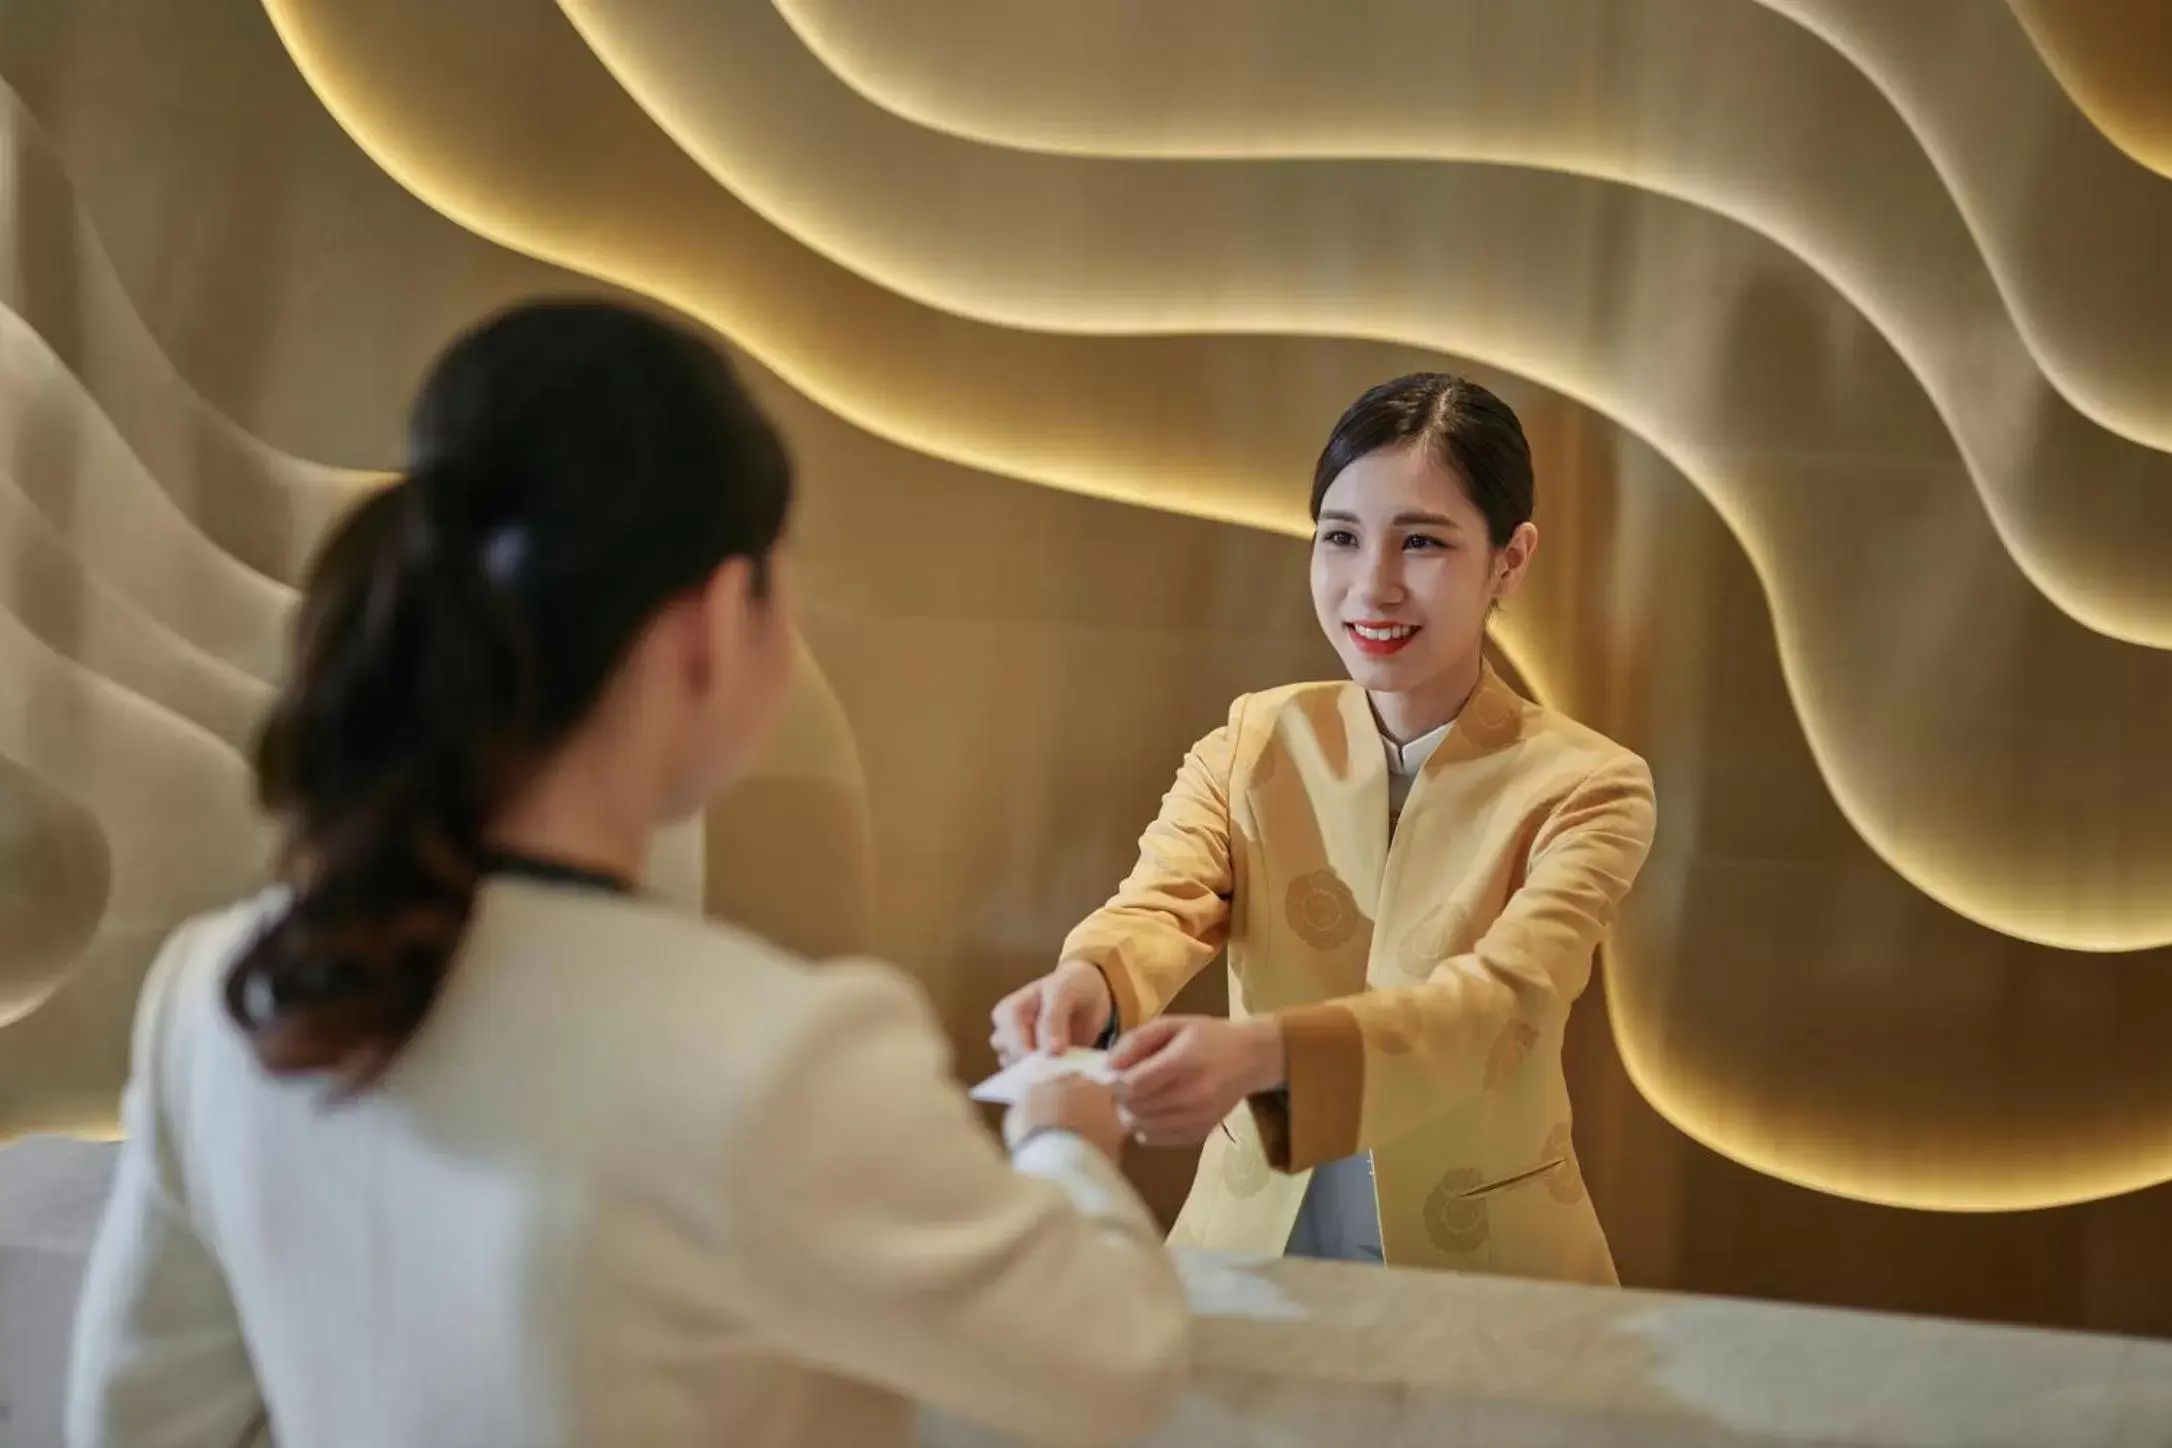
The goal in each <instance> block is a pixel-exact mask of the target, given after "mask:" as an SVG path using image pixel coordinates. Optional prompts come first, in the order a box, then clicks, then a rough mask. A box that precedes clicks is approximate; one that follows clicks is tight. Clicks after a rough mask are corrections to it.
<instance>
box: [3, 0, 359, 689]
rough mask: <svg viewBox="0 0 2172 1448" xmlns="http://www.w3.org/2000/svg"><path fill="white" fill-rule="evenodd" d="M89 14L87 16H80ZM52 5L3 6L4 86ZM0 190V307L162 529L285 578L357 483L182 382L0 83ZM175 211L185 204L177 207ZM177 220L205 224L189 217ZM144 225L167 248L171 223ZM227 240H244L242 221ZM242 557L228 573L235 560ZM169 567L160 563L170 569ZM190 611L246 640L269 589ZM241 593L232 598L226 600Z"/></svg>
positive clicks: (209, 585) (257, 643)
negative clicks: (123, 465) (84, 414)
mask: <svg viewBox="0 0 2172 1448" xmlns="http://www.w3.org/2000/svg"><path fill="white" fill-rule="evenodd" d="M89 8H90V7H85V10H86V13H87V12H88V10H89ZM62 13H63V9H62V7H58V6H15V7H6V8H0V80H5V79H11V78H12V77H13V76H14V75H17V74H36V73H38V72H37V71H36V70H35V66H36V63H37V62H38V61H39V60H41V59H42V57H41V55H40V54H39V52H38V51H37V50H36V49H35V48H33V47H32V46H31V45H30V44H28V43H27V41H26V39H25V38H23V37H19V36H17V35H16V34H14V33H13V32H14V31H15V30H16V29H18V28H19V26H20V21H21V18H22V17H24V16H37V15H42V16H45V17H47V18H55V17H58V16H59V15H61V14H62ZM145 139H146V141H147V142H148V144H147V145H146V146H145V147H144V148H142V149H141V150H139V151H138V152H137V153H136V157H135V159H136V162H137V163H138V165H137V169H138V170H139V171H140V170H143V169H146V168H143V167H142V166H141V162H142V161H143V160H144V159H146V158H147V157H148V156H150V155H154V154H161V155H171V154H173V153H174V142H173V138H171V137H164V138H159V137H147V138H145ZM0 186H4V189H5V192H6V194H7V196H8V199H9V209H8V217H9V224H8V225H7V226H6V227H5V228H0V307H5V308H7V309H9V310H11V311H13V312H14V313H15V315H16V317H17V318H18V319H19V320H20V321H21V322H22V323H24V324H26V325H27V326H28V327H29V328H30V330H32V331H33V332H36V333H37V334H38V335H39V336H40V337H41V338H42V339H43V341H44V342H45V344H46V345H47V346H48V347H50V348H51V349H52V351H53V352H54V354H55V356H56V357H57V358H58V360H59V361H60V362H61V363H62V364H63V365H64V366H65V367H66V368H67V369H68V370H69V371H71V372H72V373H74V374H75V376H76V377H77V378H78V379H79V381H80V382H81V384H82V386H83V388H84V389H85V390H86V391H87V392H88V393H89V394H90V395H91V397H92V398H93V399H94V400H95V402H96V404H97V406H98V407H99V408H100V409H101V410H102V411H103V412H104V413H105V415H106V417H107V419H108V424H107V425H108V428H109V429H110V430H111V431H113V432H114V433H116V434H117V436H118V437H119V438H120V439H122V440H123V441H124V442H125V445H126V446H127V447H128V448H129V449H130V450H131V451H133V452H134V453H135V454H136V457H137V458H138V459H139V460H140V463H141V465H142V466H143V467H144V468H147V469H148V470H149V471H150V473H151V474H152V475H153V476H154V477H156V478H157V480H158V483H159V485H160V486H162V487H163V488H164V489H165V490H166V492H167V494H168V495H169V496H170V498H171V499H172V501H171V502H170V503H163V504H161V505H160V506H158V507H155V508H153V509H151V512H153V513H154V514H156V515H157V516H158V517H160V518H162V519H163V518H165V517H166V516H167V515H170V514H173V513H174V512H175V511H176V509H177V508H178V511H179V512H180V514H181V515H183V516H184V517H186V518H187V519H188V520H189V521H190V523H191V524H192V525H193V526H194V527H195V528H196V529H198V530H201V531H202V532H203V533H204V534H205V535H207V537H208V539H209V540H211V541H212V542H215V543H216V544H217V545H218V547H220V548H223V549H225V550H226V551H227V552H229V553H232V554H233V555H234V558H233V559H230V560H223V561H222V563H221V564H220V566H219V571H220V572H222V573H224V574H227V575H238V574H241V573H244V572H245V571H247V570H248V569H254V570H256V571H257V572H259V573H263V574H269V575H270V576H272V577H275V578H282V579H291V578H292V577H294V576H295V574H296V573H297V572H298V569H299V565H300V561H301V559H302V557H303V556H304V555H305V553H306V550H307V547H308V544H309V541H310V540H312V539H314V538H315V537H316V536H317V534H318V533H319V531H321V529H322V528H323V526H324V524H325V521H326V520H327V519H328V518H330V517H331V516H332V515H334V514H335V513H336V512H337V511H338V510H339V509H340V508H342V507H343V506H345V504H346V502H347V500H348V499H349V498H351V497H352V496H353V493H354V489H355V488H356V487H357V486H358V485H359V484H361V483H362V482H363V481H364V479H363V477H362V476H361V475H358V474H354V473H349V472H346V471H344V470H341V469H336V468H327V467H323V466H321V465H318V464H313V463H308V462H304V461H302V460H301V459H299V458H295V457H291V456H288V455H286V454H283V453H280V452H278V451H277V450H275V449H273V448H271V447H269V446H267V445H265V444H264V443H262V442H260V441H258V440H257V439H256V438H254V437H252V436H250V435H249V434H248V433H246V432H244V431H243V430H242V429H240V428H238V427H236V426H235V425H234V423H233V422H232V421H230V420H229V419H228V418H227V417H226V416H225V415H223V414H221V413H220V412H219V411H218V410H217V409H216V408H214V407H212V406H211V405H209V404H208V403H206V402H205V401H204V399H203V398H202V397H201V396H200V395H199V394H198V393H197V392H196V391H195V390H194V389H192V388H191V387H190V386H189V385H188V384H187V383H186V382H185V381H183V380H182V379H181V378H180V377H179V376H178V375H177V374H176V373H175V371H174V368H173V366H172V364H171V363H170V362H169V361H168V360H167V358H166V356H165V354H164V353H163V352H162V351H161V350H160V346H159V343H158V341H157V340H156V339H155V338H154V337H153V336H152V335H151V333H150V332H149V331H148V330H147V329H146V328H145V326H144V324H143V320H142V318H141V317H140V316H139V314H138V313H137V311H136V308H135V305H134V303H133V301H132V299H131V298H130V297H129V295H128V293H127V292H126V290H125V289H124V287H123V285H122V282H121V279H120V277H119V276H118V275H117V274H116V272H115V269H114V267H113V264H112V261H111V259H110V258H109V257H108V255H107V252H106V249H105V247H104V245H103V244H102V242H101V239H100V236H99V234H98V231H97V229H96V227H95V225H94V224H93V222H92V219H91V218H90V217H89V216H88V215H87V214H85V212H84V210H83V208H82V206H81V203H80V199H79V197H78V196H77V194H76V191H75V188H74V187H73V186H71V184H70V182H69V178H68V176H67V174H66V171H65V168H64V165H63V163H62V160H61V158H60V156H59V155H58V154H57V153H56V152H55V149H54V147H53V146H52V144H51V140H50V137H49V136H48V135H47V134H46V133H45V131H44V130H43V128H42V127H41V126H40V125H39V124H38V122H37V121H36V119H35V118H34V117H33V116H32V114H31V113H30V111H29V110H27V109H26V108H25V107H24V106H23V105H21V104H20V103H19V102H18V100H17V98H16V96H15V95H14V94H12V93H11V92H10V90H9V87H8V86H7V85H6V84H4V83H0ZM174 199H175V201H176V202H180V201H181V200H182V199H183V198H180V197H176V198H174ZM184 215H193V216H201V215H202V212H201V211H200V210H197V209H195V208H190V209H188V210H187V211H186V212H185V213H184ZM166 221H167V224H165V225H161V226H159V227H157V228H153V229H152V231H151V235H153V236H154V237H157V238H170V237H171V236H172V234H173V232H174V230H176V229H177V225H178V220H177V218H167V219H166ZM234 229H235V231H236V232H238V233H241V234H243V235H248V234H250V228H249V226H248V225H247V224H246V218H243V217H236V218H234ZM177 551H178V554H179V557H180V559H190V558H195V557H197V556H199V555H200V554H201V553H202V552H203V548H202V546H201V545H200V544H191V545H190V546H188V547H186V548H182V549H179V550H177ZM237 560H238V562H237ZM174 566H176V565H175V564H172V563H169V564H165V565H162V567H163V568H164V569H167V570H170V569H171V568H172V567H174ZM200 587H201V591H202V592H203V593H204V594H205V597H204V599H203V600H202V601H201V602H197V603H192V604H191V605H189V606H188V608H187V610H186V612H187V613H189V614H190V615H192V616H193V615H201V614H205V613H206V612H207V611H208V610H213V609H217V608H219V607H221V606H224V607H225V608H227V609H229V610H232V611H233V613H234V614H235V615H237V616H238V617H237V621H235V622H231V623H230V624H229V625H228V626H229V627H232V628H240V629H247V628H249V627H251V626H252V625H251V624H250V623H248V622H241V621H238V620H253V621H254V622H255V623H256V624H259V625H260V624H261V622H262V620H263V619H264V618H265V617H266V616H267V615H266V613H265V610H264V608H263V606H262V604H263V600H264V599H265V598H267V597H276V596H277V591H276V590H273V589H270V588H268V587H265V586H264V585H263V582H262V580H247V579H241V580H238V581H225V582H223V584H222V583H221V581H219V580H210V581H206V582H204V583H202V584H201V585H200ZM237 593H238V594H240V595H243V597H242V598H241V599H236V598H235V597H234V595H236V594H237ZM234 647H235V648H236V649H237V650H239V652H240V655H241V657H242V658H244V659H246V660H253V661H256V666H257V667H258V668H259V669H264V668H267V667H268V666H267V665H266V664H265V663H264V662H263V660H264V659H265V658H267V657H268V654H267V648H266V644H265V641H264V639H263V638H261V637H250V638H247V639H236V640H235V641H234Z"/></svg>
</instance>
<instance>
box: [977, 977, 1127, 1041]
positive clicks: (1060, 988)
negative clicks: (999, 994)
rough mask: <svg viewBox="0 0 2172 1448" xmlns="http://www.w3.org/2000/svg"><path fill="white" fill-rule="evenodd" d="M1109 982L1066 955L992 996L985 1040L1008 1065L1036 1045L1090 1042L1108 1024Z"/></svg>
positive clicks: (1097, 1036) (1096, 1037)
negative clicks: (1039, 974) (1019, 984)
mask: <svg viewBox="0 0 2172 1448" xmlns="http://www.w3.org/2000/svg"><path fill="white" fill-rule="evenodd" d="M1110 1008H1111V1007H1110V1001H1109V983H1108V982H1107V981H1106V980H1104V979H1102V977H1101V972H1100V971H1098V970H1096V969H1094V968H1093V967H1092V966H1090V965H1088V964H1086V963H1085V962H1084V961H1082V960H1069V961H1065V962H1064V963H1063V964H1062V965H1059V966H1057V967H1056V968H1055V969H1054V970H1052V971H1050V972H1049V973H1048V974H1047V975H1044V976H1042V977H1041V978H1040V979H1039V980H1037V981H1034V982H1033V983H1031V984H1030V985H1026V986H1022V987H1020V988H1019V989H1017V990H1014V991H1012V992H1011V993H1010V994H1009V995H1007V996H1005V997H1003V999H1002V1000H1000V1001H998V1002H996V1008H995V1011H994V1021H995V1030H994V1032H993V1033H992V1034H990V1035H989V1037H988V1044H989V1045H991V1046H993V1047H995V1053H996V1059H997V1060H999V1061H1001V1062H1002V1063H1003V1064H1004V1065H1006V1066H1008V1065H1010V1064H1011V1063H1012V1062H1013V1061H1016V1060H1018V1059H1019V1058H1020V1057H1022V1056H1030V1055H1032V1054H1033V1053H1034V1052H1035V1051H1046V1052H1047V1053H1048V1054H1050V1055H1052V1056H1056V1055H1061V1054H1062V1053H1064V1052H1065V1051H1068V1050H1070V1049H1071V1048H1072V1047H1073V1046H1090V1045H1092V1044H1093V1043H1094V1041H1095V1040H1096V1039H1098V1038H1099V1037H1100V1035H1101V1033H1102V1031H1103V1030H1105V1029H1107V1027H1108V1024H1109V1010H1110Z"/></svg>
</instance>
